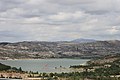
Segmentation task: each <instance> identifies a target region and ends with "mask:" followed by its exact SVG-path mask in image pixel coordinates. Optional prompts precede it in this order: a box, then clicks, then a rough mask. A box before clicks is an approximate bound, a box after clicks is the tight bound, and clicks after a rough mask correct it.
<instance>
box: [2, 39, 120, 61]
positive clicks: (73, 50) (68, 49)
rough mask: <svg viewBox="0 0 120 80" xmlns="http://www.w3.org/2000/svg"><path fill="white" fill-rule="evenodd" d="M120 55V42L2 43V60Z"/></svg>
mask: <svg viewBox="0 0 120 80" xmlns="http://www.w3.org/2000/svg"><path fill="white" fill-rule="evenodd" d="M119 53H120V41H117V40H115V41H96V42H91V43H74V42H34V41H31V42H27V41H26V42H18V43H0V58H1V59H11V58H12V59H16V58H17V59H19V58H20V59H24V58H61V57H66V58H67V57H88V58H89V57H101V56H105V55H110V54H119Z"/></svg>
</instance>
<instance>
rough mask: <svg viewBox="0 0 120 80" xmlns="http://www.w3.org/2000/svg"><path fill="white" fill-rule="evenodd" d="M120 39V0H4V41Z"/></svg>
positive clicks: (0, 29)
mask: <svg viewBox="0 0 120 80" xmlns="http://www.w3.org/2000/svg"><path fill="white" fill-rule="evenodd" d="M77 38H87V39H97V40H116V39H117V40H119V39H120V0H0V42H5V41H7V42H8V41H9V42H16V41H17V42H18V41H70V40H74V39H77Z"/></svg>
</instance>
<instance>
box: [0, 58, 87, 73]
mask: <svg viewBox="0 0 120 80" xmlns="http://www.w3.org/2000/svg"><path fill="white" fill-rule="evenodd" d="M87 61H89V59H31V60H29V59H28V60H0V63H3V64H6V65H9V66H11V67H17V68H19V67H21V68H22V70H24V71H33V72H36V71H38V72H40V73H43V72H46V73H50V72H68V71H69V70H68V69H69V67H70V65H71V66H72V65H80V64H86V62H87Z"/></svg>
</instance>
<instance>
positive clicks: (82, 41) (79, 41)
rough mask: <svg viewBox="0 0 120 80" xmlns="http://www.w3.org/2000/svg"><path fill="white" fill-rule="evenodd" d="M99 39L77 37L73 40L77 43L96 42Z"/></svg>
mask: <svg viewBox="0 0 120 80" xmlns="http://www.w3.org/2000/svg"><path fill="white" fill-rule="evenodd" d="M96 41H97V40H94V39H83V38H80V39H75V40H72V41H71V42H75V43H90V42H96Z"/></svg>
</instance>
